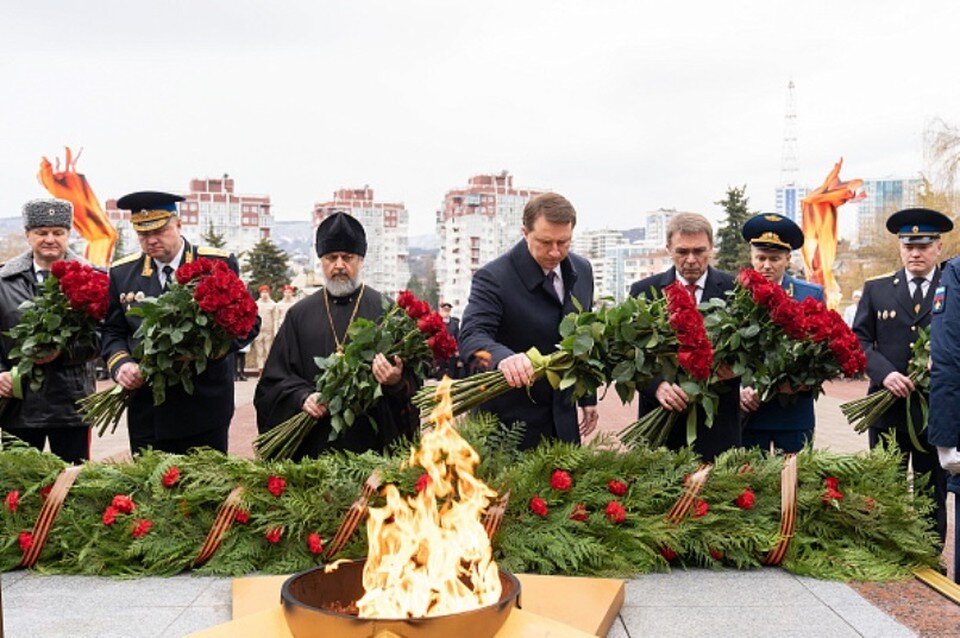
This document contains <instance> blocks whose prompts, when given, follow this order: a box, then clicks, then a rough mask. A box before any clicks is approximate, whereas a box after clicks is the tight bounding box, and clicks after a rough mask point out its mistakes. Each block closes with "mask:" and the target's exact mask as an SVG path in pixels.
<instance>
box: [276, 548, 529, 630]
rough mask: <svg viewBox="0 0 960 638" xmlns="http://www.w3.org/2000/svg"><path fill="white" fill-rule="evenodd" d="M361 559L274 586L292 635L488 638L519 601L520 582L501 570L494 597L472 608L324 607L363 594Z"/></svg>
mask: <svg viewBox="0 0 960 638" xmlns="http://www.w3.org/2000/svg"><path fill="white" fill-rule="evenodd" d="M365 563H366V561H365V560H356V561H349V562H345V563H341V564H340V566H339V568H337V569H336V570H335V571H332V572H330V573H329V574H327V573H325V572H324V568H323V567H315V568H314V569H310V570H307V571H305V572H301V573H299V574H295V575H293V576H291V577H290V578H288V579H287V580H286V582H285V583H284V584H283V588H282V589H281V590H280V602H281V604H282V605H283V615H284V618H285V619H286V621H287V626H288V627H289V629H290V632H291V633H292V634H293V636H294V638H313V637H315V636H316V637H320V636H324V637H328V636H337V637H338V638H340V637H344V638H354V637H356V638H369V637H371V636H378V635H381V634H382V635H384V636H402V637H404V638H428V637H430V638H432V637H434V636H436V637H437V638H450V637H451V636H471V637H476V638H492V637H493V636H494V635H496V633H497V631H499V630H500V627H501V626H502V625H503V623H505V622H506V620H507V616H509V615H510V611H511V610H512V609H513V608H514V607H519V606H520V581H518V580H517V578H516V577H515V576H514V575H513V574H511V573H510V572H507V571H504V570H502V569H501V570H500V584H501V585H502V592H501V594H500V600H498V601H497V602H496V603H494V604H492V605H487V606H485V607H481V608H479V609H474V610H473V611H466V612H461V613H458V614H448V615H445V616H433V617H430V618H396V619H386V618H358V617H356V616H351V615H349V614H343V613H339V612H335V611H331V610H329V609H326V608H325V607H324V606H325V605H329V604H331V603H339V604H340V605H343V606H348V605H350V604H352V603H354V602H356V601H357V600H359V599H360V598H362V597H363V593H364V591H363V566H364V564H365ZM387 632H391V633H387Z"/></svg>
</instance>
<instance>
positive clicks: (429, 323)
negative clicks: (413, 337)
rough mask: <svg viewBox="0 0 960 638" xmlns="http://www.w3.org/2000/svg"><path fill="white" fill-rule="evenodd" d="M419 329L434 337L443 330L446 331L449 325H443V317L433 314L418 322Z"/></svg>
mask: <svg viewBox="0 0 960 638" xmlns="http://www.w3.org/2000/svg"><path fill="white" fill-rule="evenodd" d="M417 328H418V329H419V330H420V332H422V333H424V334H428V335H434V334H437V333H438V332H440V331H442V330H446V329H447V324H445V323H443V317H441V316H440V315H439V314H437V313H435V312H431V313H430V314H429V315H427V316H426V317H423V318H421V319H420V320H419V321H418V322H417Z"/></svg>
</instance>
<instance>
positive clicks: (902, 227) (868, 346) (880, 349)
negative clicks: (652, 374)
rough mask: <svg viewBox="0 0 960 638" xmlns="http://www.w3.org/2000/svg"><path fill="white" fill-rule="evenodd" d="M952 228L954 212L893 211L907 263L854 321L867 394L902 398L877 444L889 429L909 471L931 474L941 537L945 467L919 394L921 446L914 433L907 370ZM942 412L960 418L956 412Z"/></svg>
mask: <svg viewBox="0 0 960 638" xmlns="http://www.w3.org/2000/svg"><path fill="white" fill-rule="evenodd" d="M952 229H953V222H952V221H951V220H950V218H949V217H947V216H946V215H944V214H942V213H939V212H937V211H935V210H930V209H927V208H908V209H905V210H901V211H898V212H896V213H894V214H893V215H891V216H890V218H889V219H888V220H887V230H888V231H890V232H891V233H892V234H894V235H896V236H897V239H898V245H899V248H900V261H901V263H902V264H903V268H901V269H900V270H897V271H896V272H893V273H888V274H886V275H880V276H879V277H874V278H873V279H869V280H867V282H866V283H865V284H864V286H863V297H862V298H861V299H860V303H859V305H858V306H857V314H856V317H855V318H854V320H853V331H854V332H855V333H856V335H857V338H858V339H860V345H862V346H863V351H864V352H865V353H866V355H867V376H868V377H869V378H870V387H869V388H868V389H867V392H868V393H870V392H877V391H878V390H882V389H884V388H886V389H887V390H889V391H890V392H891V393H892V394H893V395H894V396H895V397H897V402H896V403H894V404H893V405H892V406H891V407H890V409H888V410H887V411H886V412H885V413H884V414H883V416H881V417H880V418H879V419H877V421H876V423H874V424H873V425H872V426H870V430H869V432H868V437H869V442H870V447H871V449H872V448H874V447H876V446H877V444H878V443H879V442H880V439H881V436H882V435H889V436H891V438H893V440H895V441H896V443H897V446H898V447H899V448H900V452H901V453H902V454H903V469H904V470H906V469H907V464H908V462H909V463H910V464H912V465H913V472H914V474H915V475H918V476H921V475H925V476H927V477H928V480H929V483H928V487H932V488H933V498H934V501H935V509H934V511H933V516H934V518H935V519H936V528H937V533H938V534H939V535H940V540H941V542H942V541H943V539H944V538H945V536H946V529H947V511H946V489H947V487H946V481H947V479H946V473H945V471H944V469H943V468H942V467H940V461H939V458H938V456H937V449H936V447H935V446H933V445H931V444H930V443H928V442H927V437H926V435H925V434H923V433H922V432H921V431H922V429H923V428H924V426H925V424H924V422H923V413H922V411H921V407H920V401H919V400H918V399H917V397H914V400H912V401H911V402H910V416H911V419H912V421H913V425H914V429H915V432H916V434H917V438H918V439H919V442H920V443H921V446H920V449H918V448H917V447H916V445H914V443H913V441H912V440H911V437H910V435H909V430H908V423H907V397H908V396H910V395H911V394H912V393H913V392H914V390H915V389H916V388H915V386H914V384H913V381H912V380H911V379H910V377H908V376H907V368H908V367H909V365H910V355H911V349H912V348H913V344H914V342H915V341H916V339H917V331H919V330H920V329H921V328H926V327H927V326H929V325H930V318H931V312H936V310H934V306H935V304H936V302H935V298H936V294H937V288H938V287H939V286H940V276H941V271H940V268H939V267H938V266H937V262H938V261H939V260H940V253H941V251H942V249H943V245H942V242H941V241H940V234H941V233H945V232H948V231H950V230H952ZM934 360H935V361H936V357H935V358H934ZM932 407H935V406H932ZM943 414H944V415H948V414H949V415H950V417H951V418H956V414H955V413H954V412H952V411H950V410H947V411H944V412H943Z"/></svg>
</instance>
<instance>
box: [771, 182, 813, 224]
mask: <svg viewBox="0 0 960 638" xmlns="http://www.w3.org/2000/svg"><path fill="white" fill-rule="evenodd" d="M809 193H810V189H809V188H807V187H806V186H797V185H790V186H777V207H776V211H777V214H778V215H781V216H783V217H786V218H787V219H790V220H792V221H795V222H796V223H797V224H800V223H801V220H802V219H803V198H804V197H806V196H807V194H809Z"/></svg>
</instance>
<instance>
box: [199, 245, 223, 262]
mask: <svg viewBox="0 0 960 638" xmlns="http://www.w3.org/2000/svg"><path fill="white" fill-rule="evenodd" d="M197 254H198V255H210V256H212V257H223V258H224V259H226V258H227V257H229V256H230V251H229V250H224V249H223V248H214V247H212V246H197Z"/></svg>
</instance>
